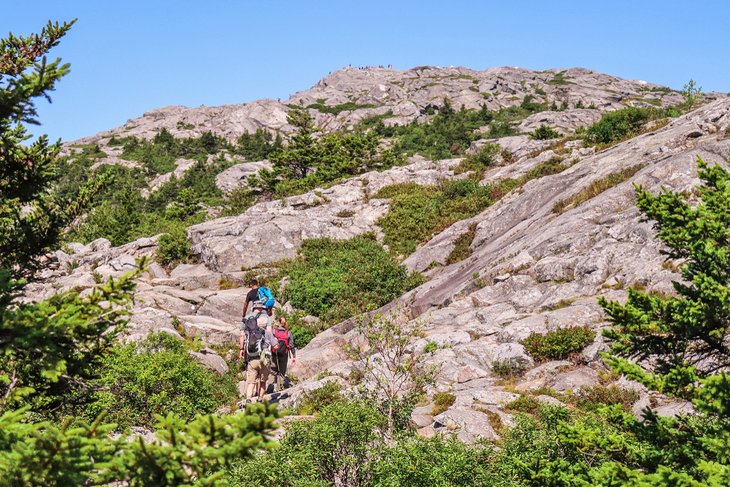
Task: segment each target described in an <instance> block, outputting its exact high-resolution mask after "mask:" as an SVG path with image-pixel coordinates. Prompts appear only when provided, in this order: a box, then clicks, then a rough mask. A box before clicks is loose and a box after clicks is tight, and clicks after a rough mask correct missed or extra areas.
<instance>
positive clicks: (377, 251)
mask: <svg viewBox="0 0 730 487" xmlns="http://www.w3.org/2000/svg"><path fill="white" fill-rule="evenodd" d="M282 273H283V274H285V275H288V276H289V278H290V283H289V284H288V285H287V287H286V290H285V291H284V297H285V299H286V300H289V301H291V303H292V305H293V306H295V307H296V308H298V309H301V310H304V311H306V312H307V313H309V314H311V315H315V316H317V317H319V318H320V319H322V320H323V321H324V322H325V323H326V324H332V323H336V322H338V321H341V320H344V319H346V318H349V317H351V316H354V315H357V314H360V313H363V312H365V311H370V310H374V309H377V308H379V307H380V306H383V305H384V304H386V303H388V302H390V301H392V300H393V299H395V298H397V297H398V296H400V295H401V294H403V293H404V292H405V291H408V290H409V289H412V288H413V287H415V286H417V285H419V284H421V283H422V282H423V278H422V277H421V275H420V274H409V273H408V271H407V270H406V268H405V267H403V266H402V265H399V264H398V263H397V262H396V261H395V260H394V259H393V257H392V256H390V255H388V253H387V252H386V251H385V249H383V247H382V246H381V245H380V244H379V243H378V242H377V241H376V240H375V238H374V236H372V235H363V236H358V237H354V238H352V239H350V240H333V239H329V238H319V239H312V240H305V241H304V242H303V244H302V247H301V249H300V251H299V256H298V257H297V259H295V260H294V261H293V262H292V263H290V264H289V265H287V266H286V267H285V268H284V269H282Z"/></svg>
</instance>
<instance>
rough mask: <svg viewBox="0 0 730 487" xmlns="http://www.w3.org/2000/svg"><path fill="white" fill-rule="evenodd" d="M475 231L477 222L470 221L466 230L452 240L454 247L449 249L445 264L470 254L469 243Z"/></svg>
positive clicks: (458, 260) (457, 260) (460, 259)
mask: <svg viewBox="0 0 730 487" xmlns="http://www.w3.org/2000/svg"><path fill="white" fill-rule="evenodd" d="M476 232H477V224H476V223H472V224H470V225H469V227H468V228H467V230H466V232H464V233H462V234H461V235H459V237H458V238H457V239H456V241H455V242H454V248H453V249H451V252H450V253H449V255H448V257H446V265H450V264H455V263H457V262H460V261H462V260H464V259H466V258H467V257H469V256H470V255H471V243H472V241H473V240H474V237H475V236H476Z"/></svg>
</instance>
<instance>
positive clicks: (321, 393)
mask: <svg viewBox="0 0 730 487" xmlns="http://www.w3.org/2000/svg"><path fill="white" fill-rule="evenodd" d="M343 399H344V397H343V396H342V386H340V384H339V383H338V382H335V381H330V382H327V383H326V384H325V385H323V386H322V387H320V388H318V389H314V390H312V391H309V392H307V393H305V394H304V396H303V397H302V399H301V400H300V401H299V405H298V407H297V414H302V415H309V414H317V413H319V412H320V411H322V410H323V409H324V408H326V407H327V406H329V405H330V404H334V403H335V402H337V401H342V400H343Z"/></svg>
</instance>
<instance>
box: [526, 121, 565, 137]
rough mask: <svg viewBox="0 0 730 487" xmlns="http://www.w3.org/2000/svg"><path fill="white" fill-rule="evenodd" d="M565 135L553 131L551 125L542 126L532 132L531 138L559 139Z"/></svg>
mask: <svg viewBox="0 0 730 487" xmlns="http://www.w3.org/2000/svg"><path fill="white" fill-rule="evenodd" d="M562 136H563V134H561V133H560V132H558V131H557V130H555V129H553V128H552V127H550V126H549V125H545V124H543V125H540V126H539V127H538V128H536V129H535V130H533V131H532V132H530V138H531V139H535V140H550V139H559V138H560V137H562Z"/></svg>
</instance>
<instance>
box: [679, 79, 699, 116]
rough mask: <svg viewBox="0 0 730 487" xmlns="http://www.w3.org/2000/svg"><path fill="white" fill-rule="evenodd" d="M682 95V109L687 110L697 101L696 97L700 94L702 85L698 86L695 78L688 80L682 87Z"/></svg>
mask: <svg viewBox="0 0 730 487" xmlns="http://www.w3.org/2000/svg"><path fill="white" fill-rule="evenodd" d="M681 93H682V96H684V109H685V110H687V111H689V110H691V109H692V108H693V107H694V106H695V103H697V98H698V97H700V96H702V87H701V86H700V87H698V86H697V83H696V82H695V80H693V79H691V80H689V81H688V82H687V83H686V84H685V85H684V87H683V88H682V91H681Z"/></svg>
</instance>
